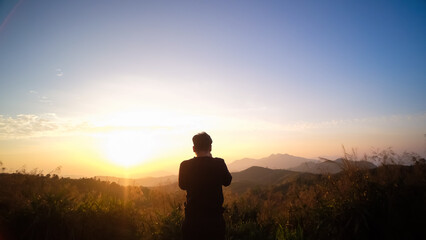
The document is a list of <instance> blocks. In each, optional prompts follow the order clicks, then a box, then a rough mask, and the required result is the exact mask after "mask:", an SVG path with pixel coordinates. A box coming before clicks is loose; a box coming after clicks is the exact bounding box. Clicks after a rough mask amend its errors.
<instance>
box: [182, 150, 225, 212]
mask: <svg viewBox="0 0 426 240" xmlns="http://www.w3.org/2000/svg"><path fill="white" fill-rule="evenodd" d="M231 180H232V176H231V174H230V173H229V171H228V168H227V167H226V164H225V162H224V161H223V159H221V158H212V157H195V158H192V159H190V160H186V161H183V162H182V163H181V164H180V169H179V187H180V188H181V189H183V190H186V191H187V194H186V205H185V213H186V215H187V216H188V215H203V216H208V215H216V214H221V213H222V212H223V210H222V209H223V208H222V204H223V193H222V185H223V186H229V184H231Z"/></svg>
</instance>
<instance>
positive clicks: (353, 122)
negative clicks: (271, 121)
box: [283, 113, 426, 131]
mask: <svg viewBox="0 0 426 240" xmlns="http://www.w3.org/2000/svg"><path fill="white" fill-rule="evenodd" d="M414 122H416V123H418V122H426V113H423V114H414V115H390V116H380V117H370V118H354V119H334V120H328V121H321V122H308V121H303V122H297V123H293V124H288V125H284V126H283V128H284V129H286V130H289V131H305V130H315V129H331V128H342V127H343V128H347V127H353V126H362V125H368V126H377V127H383V126H386V125H397V124H403V125H407V126H409V125H410V124H413V123H414ZM423 125H425V124H423Z"/></svg>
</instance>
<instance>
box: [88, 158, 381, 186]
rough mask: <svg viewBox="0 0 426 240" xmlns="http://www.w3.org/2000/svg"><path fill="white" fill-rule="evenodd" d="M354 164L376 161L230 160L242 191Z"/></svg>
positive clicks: (143, 181)
mask: <svg viewBox="0 0 426 240" xmlns="http://www.w3.org/2000/svg"><path fill="white" fill-rule="evenodd" d="M351 167H355V168H357V169H372V168H375V167H376V165H374V164H373V163H371V162H367V161H350V160H345V159H342V158H339V159H336V160H334V161H332V160H325V161H322V162H321V161H318V160H312V159H307V158H302V157H296V156H292V155H288V154H272V155H270V156H269V157H266V158H261V159H251V158H244V159H241V160H237V161H234V162H232V163H230V164H228V169H229V170H230V172H231V173H232V177H233V180H232V184H231V189H232V191H236V192H243V191H245V190H246V189H247V188H249V187H253V186H263V185H271V184H283V183H285V182H288V181H291V180H293V179H295V178H296V177H298V176H300V175H301V174H305V175H306V174H307V175H311V174H334V173H338V172H340V171H342V170H344V169H348V168H351ZM95 179H99V180H101V181H108V182H115V183H117V184H120V185H125V186H126V185H131V186H145V187H155V186H162V185H170V184H176V183H177V181H178V176H177V175H169V176H163V177H145V178H137V179H126V178H119V177H109V176H97V177H95Z"/></svg>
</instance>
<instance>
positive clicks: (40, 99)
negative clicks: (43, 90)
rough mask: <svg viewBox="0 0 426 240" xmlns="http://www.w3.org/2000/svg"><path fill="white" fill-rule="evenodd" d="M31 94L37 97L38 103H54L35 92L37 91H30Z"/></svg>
mask: <svg viewBox="0 0 426 240" xmlns="http://www.w3.org/2000/svg"><path fill="white" fill-rule="evenodd" d="M29 93H30V94H31V95H34V96H36V97H37V99H38V101H39V102H40V103H52V101H51V100H50V99H49V98H48V97H46V96H43V95H40V94H39V93H38V92H37V91H35V90H30V91H29Z"/></svg>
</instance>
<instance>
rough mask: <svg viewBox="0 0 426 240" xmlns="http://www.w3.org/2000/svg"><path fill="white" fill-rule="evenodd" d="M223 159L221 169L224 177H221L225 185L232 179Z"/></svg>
mask: <svg viewBox="0 0 426 240" xmlns="http://www.w3.org/2000/svg"><path fill="white" fill-rule="evenodd" d="M222 161H223V171H224V178H223V182H222V184H223V186H225V187H227V186H229V185H230V184H231V181H232V175H231V173H230V172H229V170H228V167H227V166H226V163H225V161H224V160H223V159H222Z"/></svg>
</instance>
